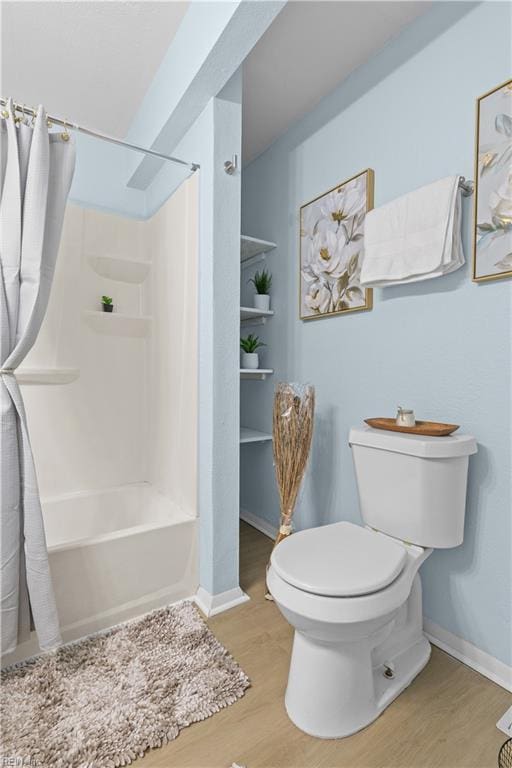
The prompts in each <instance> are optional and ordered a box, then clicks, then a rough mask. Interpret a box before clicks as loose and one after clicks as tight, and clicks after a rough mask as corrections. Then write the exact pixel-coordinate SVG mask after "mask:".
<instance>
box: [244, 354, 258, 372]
mask: <svg viewBox="0 0 512 768" xmlns="http://www.w3.org/2000/svg"><path fill="white" fill-rule="evenodd" d="M259 366H260V358H259V355H258V353H257V352H242V368H252V369H253V370H256V368H259Z"/></svg>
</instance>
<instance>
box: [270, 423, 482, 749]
mask: <svg viewBox="0 0 512 768" xmlns="http://www.w3.org/2000/svg"><path fill="white" fill-rule="evenodd" d="M349 443H350V446H351V449H352V456H353V460H354V468H355V475H356V481H357V487H358V492H359V502H360V511H361V517H362V520H363V523H364V527H363V526H362V525H355V524H353V523H349V522H340V523H333V524H331V525H325V526H322V527H319V528H311V529H309V530H306V531H301V532H298V533H295V534H293V535H292V536H290V537H288V538H287V539H285V540H284V541H282V542H281V543H280V544H279V545H278V546H277V547H276V548H275V549H274V552H273V554H272V558H271V563H270V567H269V570H268V574H267V584H268V588H269V590H270V593H271V594H272V596H273V598H274V601H275V603H276V605H277V606H278V608H279V610H280V611H281V613H282V614H283V616H284V617H285V619H286V620H287V621H288V622H289V623H290V624H291V625H292V627H293V628H294V629H295V635H294V641H293V650H292V656H291V662H290V672H289V676H288V686H287V689H286V695H285V706H286V710H287V712H288V715H289V717H290V719H291V720H292V722H293V723H295V725H296V726H297V727H298V728H300V729H301V730H302V731H305V732H306V733H308V734H310V735H312V736H317V737H319V738H324V739H336V738H341V737H344V736H349V735H350V734H352V733H355V732H356V731H359V730H360V729H361V728H364V727H365V726H366V725H368V724H369V723H371V722H372V721H373V720H375V719H376V718H377V717H378V716H379V715H380V713H381V712H382V711H383V710H384V709H385V708H386V707H387V706H388V705H389V704H390V703H391V702H392V701H393V699H395V698H396V697H397V696H398V695H399V694H400V693H401V692H402V691H403V690H404V688H406V687H407V686H408V685H409V684H410V683H411V682H412V681H413V680H414V678H415V677H416V675H417V674H418V673H419V672H420V671H421V669H422V668H423V667H424V666H425V664H426V663H427V661H428V659H429V657H430V644H429V642H428V640H427V638H426V637H425V635H424V634H423V629H422V621H423V619H422V597H421V581H420V576H419V572H418V571H419V568H420V566H421V564H422V563H423V562H424V561H425V560H426V559H427V557H428V556H429V555H430V554H431V553H432V551H433V549H446V548H450V547H457V546H459V544H461V543H462V540H463V535H464V516H465V507H466V487H467V474H468V461H469V456H470V455H471V454H473V453H476V450H477V446H476V441H475V439H474V438H473V437H471V436H470V435H462V434H461V435H451V436H449V437H423V436H419V435H414V434H408V433H395V432H386V431H381V430H376V429H372V428H370V427H365V428H353V429H351V431H350V434H349Z"/></svg>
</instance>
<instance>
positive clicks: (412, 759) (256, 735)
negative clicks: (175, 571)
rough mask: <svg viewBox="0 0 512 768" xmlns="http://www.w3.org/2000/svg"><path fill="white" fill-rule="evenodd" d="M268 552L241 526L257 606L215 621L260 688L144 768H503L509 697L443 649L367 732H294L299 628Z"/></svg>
mask: <svg viewBox="0 0 512 768" xmlns="http://www.w3.org/2000/svg"><path fill="white" fill-rule="evenodd" d="M270 549H271V541H270V540H269V539H268V538H267V537H266V536H263V534H261V533H259V532H258V531H256V530H255V529H254V528H251V527H250V526H248V525H246V524H242V528H241V541H240V563H241V573H240V582H241V586H242V589H244V590H245V591H246V592H247V593H248V594H249V595H250V597H251V601H250V602H248V603H245V604H243V605H241V606H239V607H237V608H233V609H232V610H230V611H227V612H226V613H223V614H220V615H218V616H215V617H213V618H212V619H210V620H209V621H208V624H209V625H210V627H211V629H212V631H213V632H214V633H215V635H216V637H217V638H218V639H219V640H220V642H221V643H223V644H224V645H225V647H226V648H227V649H228V650H229V651H230V652H231V654H232V655H233V656H234V657H235V659H236V660H237V661H238V662H239V663H240V665H241V666H242V668H243V669H244V670H245V672H246V673H247V674H248V675H249V677H250V679H251V683H252V687H251V688H250V689H249V690H248V691H247V693H246V694H245V696H244V697H243V698H242V699H241V700H240V701H238V702H237V703H236V704H233V705H232V706H230V707H228V708H227V709H225V710H223V711H222V712H219V713H218V714H216V715H214V716H213V717H210V718H209V719H208V720H205V721H203V722H201V723H197V724H195V725H192V726H190V728H186V729H185V730H183V731H182V732H181V733H180V735H179V736H178V738H177V739H176V740H175V741H173V742H172V743H171V744H168V745H167V746H166V747H163V748H162V749H156V750H152V751H150V752H148V753H147V754H146V757H144V758H143V759H141V760H138V761H137V762H136V763H135V766H136V768H230V766H231V764H232V763H233V762H236V763H238V764H240V765H243V766H247V768H427V767H428V768H496V766H497V754H498V750H499V747H500V746H501V744H503V742H504V741H505V740H506V736H505V735H504V734H503V733H501V732H500V731H498V730H497V728H496V725H495V724H496V721H497V720H498V718H499V717H501V715H502V714H503V713H504V712H505V710H506V709H507V708H508V707H509V706H510V694H508V693H507V692H506V691H505V690H503V689H502V688H500V687H499V686H497V685H495V684H494V683H492V682H490V681H489V680H487V679H486V678H485V677H482V676H481V675H479V674H478V673H477V672H474V671H473V670H471V669H469V668H468V667H466V666H464V665H463V664H461V663H460V662H459V661H456V660H455V659H454V658H452V657H451V656H448V655H447V654H446V653H443V652H442V651H440V650H438V649H437V648H433V649H432V658H431V660H430V662H429V663H428V664H427V666H426V668H425V669H424V670H423V671H422V672H421V673H420V675H418V677H417V678H416V680H415V681H414V682H413V683H412V685H411V686H410V687H409V688H408V689H407V690H406V691H404V693H402V694H401V695H400V696H399V697H398V698H397V699H396V700H395V701H394V702H393V704H391V706H390V707H388V709H387V710H386V711H385V712H384V713H383V714H382V715H381V716H380V717H379V718H378V720H376V721H375V722H374V723H373V724H372V725H370V726H368V728H365V729H364V730H363V731H361V732H360V733H357V734H355V735H354V736H350V737H348V738H346V739H341V740H336V741H324V740H320V739H315V738H312V737H311V736H306V734H304V733H302V731H299V730H298V729H297V728H295V726H294V725H292V723H291V722H290V720H289V719H288V717H287V715H286V712H285V709H284V704H283V697H284V691H285V687H286V679H287V675H288V663H289V658H290V648H291V641H292V632H291V630H290V627H289V626H288V624H287V623H286V622H285V620H284V619H283V618H282V617H281V615H280V613H279V611H278V609H277V608H276V606H275V605H274V604H273V603H271V602H269V601H267V600H265V599H264V589H265V586H264V583H265V582H264V575H265V564H266V562H267V559H268V556H269V553H270Z"/></svg>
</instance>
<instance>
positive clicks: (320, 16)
mask: <svg viewBox="0 0 512 768" xmlns="http://www.w3.org/2000/svg"><path fill="white" fill-rule="evenodd" d="M431 6H432V3H431V2H412V1H406V2H404V1H402V0H399V1H398V2H387V1H384V0H380V1H378V2H361V0H356V1H355V2H332V1H330V2H329V1H328V2H321V1H319V0H305V1H304V2H288V4H287V5H286V6H285V8H284V10H283V11H281V13H280V14H279V16H278V17H277V18H276V20H275V21H274V23H273V24H272V26H270V27H269V29H268V30H267V32H266V33H265V34H264V35H263V37H262V38H261V39H260V40H259V42H258V43H257V44H256V46H255V47H254V48H253V50H252V52H251V53H250V54H249V56H248V58H247V59H246V61H245V64H244V104H243V157H244V163H248V162H250V161H251V160H254V158H256V157H257V156H258V155H259V154H261V152H263V151H264V150H265V149H266V148H267V147H269V146H270V144H272V143H273V142H274V141H275V140H276V139H277V138H278V137H279V136H281V135H282V134H283V133H284V132H285V131H286V130H287V129H288V128H289V126H290V125H291V124H292V123H293V122H294V121H295V120H297V119H299V118H300V117H302V116H303V115H305V114H306V113H307V112H309V111H310V110H311V109H313V107H315V106H316V104H318V102H319V101H320V100H321V99H322V97H323V96H325V95H326V94H328V93H329V92H330V91H332V90H333V89H334V88H335V87H336V86H337V85H339V84H340V83H341V82H342V81H343V80H344V79H345V78H346V77H347V76H348V75H349V74H350V73H351V72H352V71H353V70H354V69H356V68H357V67H358V66H360V65H361V64H363V63H364V62H365V61H367V60H368V59H369V58H371V57H372V56H374V55H375V54H376V53H377V52H378V51H379V50H380V49H381V48H383V47H384V45H385V44H386V43H387V42H388V41H389V40H390V39H391V38H392V37H394V36H396V35H397V34H398V33H399V32H400V31H401V30H402V29H403V27H404V26H406V25H407V24H409V23H410V22H411V21H413V19H415V18H416V17H418V16H419V15H421V14H422V13H424V12H425V11H426V10H428V8H430V7H431Z"/></svg>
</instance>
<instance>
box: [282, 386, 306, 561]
mask: <svg viewBox="0 0 512 768" xmlns="http://www.w3.org/2000/svg"><path fill="white" fill-rule="evenodd" d="M314 413H315V389H314V387H312V386H310V385H305V384H285V383H283V382H281V383H279V384H278V385H277V387H276V392H275V395H274V415H273V440H274V442H273V446H274V466H275V471H276V481H277V487H278V490H279V499H280V502H281V520H280V524H279V533H278V536H277V539H276V541H275V543H274V547H275V546H277V544H279V542H280V541H282V540H283V539H284V538H286V537H287V536H289V535H290V533H291V532H292V517H293V512H294V509H295V504H296V502H297V496H298V494H299V489H300V486H301V483H302V478H303V477H304V472H305V470H306V464H307V461H308V456H309V451H310V448H311V438H312V436H313V418H314Z"/></svg>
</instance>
